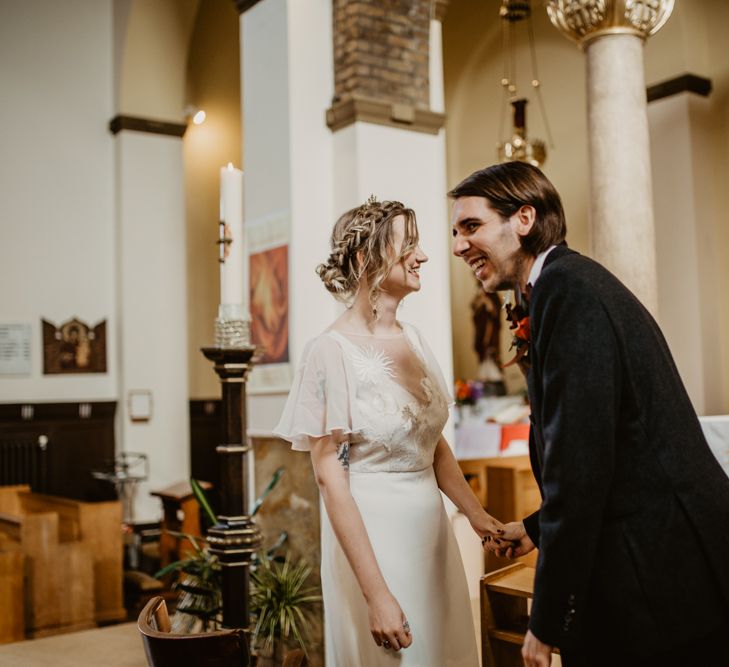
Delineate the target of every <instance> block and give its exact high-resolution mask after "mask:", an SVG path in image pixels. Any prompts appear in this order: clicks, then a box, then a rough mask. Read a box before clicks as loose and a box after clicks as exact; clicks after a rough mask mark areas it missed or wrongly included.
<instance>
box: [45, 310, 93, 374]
mask: <svg viewBox="0 0 729 667" xmlns="http://www.w3.org/2000/svg"><path fill="white" fill-rule="evenodd" d="M41 321H42V326H43V374H44V375H55V374H61V373H106V320H102V321H101V322H99V323H98V324H97V325H96V326H94V327H90V326H89V325H87V324H85V323H84V322H82V321H81V320H79V319H78V318H75V317H74V318H72V319H70V320H68V321H67V322H64V323H63V324H61V325H55V324H53V323H52V322H49V321H48V320H45V319H44V320H41Z"/></svg>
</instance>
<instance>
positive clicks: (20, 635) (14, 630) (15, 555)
mask: <svg viewBox="0 0 729 667" xmlns="http://www.w3.org/2000/svg"><path fill="white" fill-rule="evenodd" d="M24 572H25V556H23V554H22V552H21V551H20V548H19V547H18V546H17V545H16V544H15V542H13V541H12V540H10V539H8V538H7V537H5V535H3V534H2V533H0V610H2V613H0V644H8V643H10V642H17V641H20V640H21V639H24V638H25V596H24V590H23V575H24Z"/></svg>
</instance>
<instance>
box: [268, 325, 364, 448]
mask: <svg viewBox="0 0 729 667" xmlns="http://www.w3.org/2000/svg"><path fill="white" fill-rule="evenodd" d="M355 382H356V376H355V374H354V373H353V372H352V369H351V368H350V365H349V361H348V360H347V358H346V356H345V354H344V352H343V350H342V348H341V347H340V345H339V344H338V343H337V342H336V340H334V339H333V338H332V337H330V336H328V335H326V334H322V335H321V336H318V337H317V338H314V339H313V340H312V341H310V342H309V343H308V344H307V346H306V347H305V348H304V353H303V355H302V359H301V363H300V365H299V367H298V369H297V371H296V375H295V377H294V381H293V383H292V386H291V391H290V393H289V397H288V400H287V401H286V406H285V407H284V411H283V414H282V415H281V420H280V421H279V423H278V425H277V426H276V428H275V429H274V431H273V432H274V434H275V435H277V436H279V437H281V438H283V439H284V440H288V441H289V442H291V444H292V449H296V450H299V451H309V449H310V444H309V438H321V437H323V436H325V435H333V436H334V438H335V440H337V441H342V440H344V439H345V438H346V437H347V436H349V435H351V434H354V433H358V432H359V431H361V430H362V419H361V416H360V414H359V412H358V410H357V406H356V402H355V396H356V384H355Z"/></svg>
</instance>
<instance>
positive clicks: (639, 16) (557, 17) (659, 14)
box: [547, 0, 674, 47]
mask: <svg viewBox="0 0 729 667" xmlns="http://www.w3.org/2000/svg"><path fill="white" fill-rule="evenodd" d="M673 3H674V0H547V14H548V15H549V19H550V20H551V21H552V23H553V24H554V25H555V26H556V27H557V29H559V30H560V32H562V33H563V34H564V35H565V36H567V37H569V38H570V39H572V40H574V41H575V42H577V43H578V44H579V46H580V47H584V46H585V45H586V44H587V43H588V42H590V41H592V40H594V39H596V38H598V37H603V36H605V35H614V34H629V35H635V36H637V37H640V38H641V39H647V38H648V37H650V36H651V35H653V34H655V33H656V32H658V31H659V30H660V29H661V28H662V27H663V25H664V24H665V22H666V21H667V20H668V17H669V16H671V12H672V11H673Z"/></svg>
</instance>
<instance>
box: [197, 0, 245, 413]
mask: <svg viewBox="0 0 729 667" xmlns="http://www.w3.org/2000/svg"><path fill="white" fill-rule="evenodd" d="M239 52H240V47H239V36H238V12H237V11H236V9H235V4H234V3H233V2H231V1H230V0H201V2H200V9H199V12H198V15H197V18H196V20H195V24H194V27H193V31H192V37H191V40H190V52H189V58H188V60H187V94H186V101H187V102H188V103H191V104H193V105H195V106H196V107H198V108H200V109H204V110H205V112H206V113H207V119H206V120H205V122H204V123H203V124H202V125H193V124H190V125H189V127H188V130H187V132H186V134H185V139H184V164H185V207H186V221H187V295H188V296H187V299H188V301H187V307H188V334H189V338H188V340H189V343H188V366H189V372H190V397H191V398H211V397H216V396H218V395H219V394H220V385H219V383H218V380H217V376H216V375H215V373H214V372H213V369H212V365H211V363H210V362H209V361H207V360H206V359H205V358H204V357H203V355H202V353H201V352H200V348H201V347H203V346H206V345H211V344H212V342H213V320H214V319H215V316H216V313H217V306H218V302H219V301H220V298H219V297H220V278H219V273H218V263H217V261H216V257H217V246H216V245H215V240H216V238H217V235H218V218H219V194H220V184H219V170H220V167H222V166H225V165H226V164H228V162H232V163H233V164H234V165H235V166H236V167H238V168H241V167H242V136H241V89H240V88H241V87H240V53H239Z"/></svg>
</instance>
